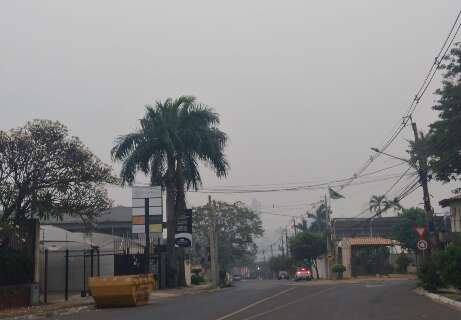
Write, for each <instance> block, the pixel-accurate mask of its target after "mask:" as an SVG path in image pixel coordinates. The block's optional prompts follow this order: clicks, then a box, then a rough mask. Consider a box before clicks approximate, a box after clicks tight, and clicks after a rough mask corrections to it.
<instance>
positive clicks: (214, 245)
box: [208, 196, 219, 288]
mask: <svg viewBox="0 0 461 320" xmlns="http://www.w3.org/2000/svg"><path fill="white" fill-rule="evenodd" d="M208 235H209V238H210V260H211V261H210V265H211V282H212V286H213V287H214V288H217V287H218V285H219V267H218V239H217V234H216V212H215V206H214V203H213V202H212V201H211V196H208Z"/></svg>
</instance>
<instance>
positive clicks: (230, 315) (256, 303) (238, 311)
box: [216, 287, 296, 320]
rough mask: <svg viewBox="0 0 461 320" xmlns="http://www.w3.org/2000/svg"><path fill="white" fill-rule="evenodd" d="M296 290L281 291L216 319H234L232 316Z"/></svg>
mask: <svg viewBox="0 0 461 320" xmlns="http://www.w3.org/2000/svg"><path fill="white" fill-rule="evenodd" d="M295 289H296V288H295V287H293V288H290V289H287V290H284V291H281V292H279V293H276V294H274V295H272V296H269V297H267V298H264V299H262V300H259V301H256V302H254V303H252V304H249V305H247V306H246V307H244V308H242V309H239V310H237V311H234V312H232V313H229V314H226V315H225V316H222V317H221V318H218V319H216V320H224V319H227V318H230V317H232V316H235V315H236V314H239V313H241V312H243V311H245V310H248V309H250V308H253V307H255V306H257V305H258V304H261V303H263V302H266V301H268V300H271V299H274V298H276V297H278V296H281V295H282V294H285V293H287V292H290V291H293V290H295Z"/></svg>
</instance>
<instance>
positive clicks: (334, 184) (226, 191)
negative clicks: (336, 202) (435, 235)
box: [194, 175, 399, 194]
mask: <svg viewBox="0 0 461 320" xmlns="http://www.w3.org/2000/svg"><path fill="white" fill-rule="evenodd" d="M398 176H399V175H388V176H378V177H376V178H375V179H369V180H365V181H361V182H357V183H354V184H353V185H355V186H358V185H363V184H369V183H376V182H382V181H386V180H389V179H394V178H396V177H398ZM344 180H347V179H342V180H335V181H330V182H324V183H319V184H312V185H304V186H293V187H286V188H276V189H225V188H224V189H220V188H218V189H202V190H198V191H194V192H198V193H214V194H247V193H268V192H282V191H303V190H320V189H326V188H328V187H340V186H341V184H338V183H341V182H342V181H344Z"/></svg>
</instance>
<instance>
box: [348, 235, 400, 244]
mask: <svg viewBox="0 0 461 320" xmlns="http://www.w3.org/2000/svg"><path fill="white" fill-rule="evenodd" d="M342 242H344V243H346V244H349V245H351V246H393V245H397V244H398V242H397V241H395V240H391V239H386V238H381V237H361V238H343V239H342Z"/></svg>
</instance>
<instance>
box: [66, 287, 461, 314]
mask: <svg viewBox="0 0 461 320" xmlns="http://www.w3.org/2000/svg"><path fill="white" fill-rule="evenodd" d="M414 288H415V284H414V282H413V281H404V280H386V281H378V280H376V281H362V282H358V283H345V282H344V283H336V284H327V285H324V284H322V285H319V284H316V283H315V282H312V283H304V282H303V283H293V282H289V281H268V280H267V281H257V280H251V281H241V282H238V283H236V286H235V287H233V288H227V289H223V290H219V291H217V292H211V293H201V294H196V295H186V296H180V297H176V298H170V299H162V300H160V301H157V302H155V303H153V304H151V305H147V306H143V307H137V308H123V309H104V310H91V311H84V312H80V313H77V314H72V315H67V316H60V317H58V318H59V319H64V320H74V319H75V320H76V319H88V320H117V319H123V320H143V319H146V320H147V319H163V320H253V319H257V320H290V319H296V320H299V319H329V320H331V319H338V320H339V319H340V320H348V319H350V320H361V319H378V320H385V319H386V320H390V319H404V320H413V319H431V320H433V319H444V320H460V319H461V312H460V311H456V310H452V309H450V308H449V307H447V306H444V305H440V304H437V303H435V302H432V301H431V300H429V299H427V298H425V297H423V296H419V295H417V294H415V293H414V292H413V289H414Z"/></svg>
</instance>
